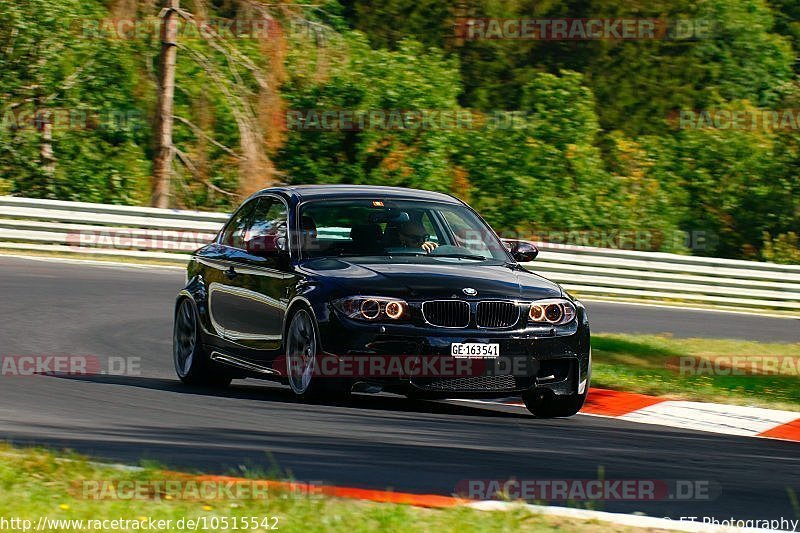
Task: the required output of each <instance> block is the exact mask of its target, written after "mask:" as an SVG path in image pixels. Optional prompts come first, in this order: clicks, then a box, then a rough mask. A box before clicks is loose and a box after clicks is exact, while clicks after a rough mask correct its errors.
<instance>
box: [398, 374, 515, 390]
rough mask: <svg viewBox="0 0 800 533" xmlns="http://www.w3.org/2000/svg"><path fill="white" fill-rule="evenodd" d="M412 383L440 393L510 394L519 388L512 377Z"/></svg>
mask: <svg viewBox="0 0 800 533" xmlns="http://www.w3.org/2000/svg"><path fill="white" fill-rule="evenodd" d="M412 383H413V384H414V386H415V387H417V388H420V389H424V390H429V391H440V392H450V391H452V392H483V391H498V392H503V391H506V392H511V391H514V390H517V389H518V388H519V386H518V385H517V383H516V381H515V380H514V376H511V375H503V376H475V377H467V378H448V379H430V380H422V379H415V380H413V381H412Z"/></svg>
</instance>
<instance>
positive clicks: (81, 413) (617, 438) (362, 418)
mask: <svg viewBox="0 0 800 533" xmlns="http://www.w3.org/2000/svg"><path fill="white" fill-rule="evenodd" d="M182 283H183V275H182V273H181V272H178V271H173V270H155V269H133V268H127V267H113V266H95V265H85V264H67V263H60V262H52V261H39V260H28V259H19V258H9V257H0V355H4V356H8V355H59V354H60V355H64V354H74V355H91V356H96V357H98V359H99V360H100V361H106V360H107V359H108V358H109V357H122V358H134V359H131V360H133V361H139V362H140V369H139V371H138V373H136V372H135V373H134V374H135V375H120V376H114V375H96V376H83V377H78V376H72V377H55V376H29V377H20V376H7V375H3V376H0V437H2V438H3V439H6V440H9V441H11V442H13V443H17V444H28V443H36V444H43V445H48V446H54V447H59V448H70V449H74V450H77V451H80V452H83V453H87V454H90V455H92V456H95V457H99V458H103V459H108V460H117V461H123V462H130V463H137V462H139V461H140V460H141V459H151V460H156V461H158V462H160V463H162V464H164V465H166V466H168V467H172V468H183V469H191V470H199V471H204V472H210V473H226V474H228V473H233V472H241V471H242V469H247V470H249V471H251V472H252V471H255V472H272V473H274V472H276V471H280V472H283V473H284V474H287V475H291V476H293V477H294V478H295V479H297V480H302V481H308V482H316V483H328V484H337V485H346V486H355V487H365V488H375V489H386V488H391V489H394V490H399V491H407V492H416V493H438V494H450V493H452V492H453V491H454V490H455V488H456V486H457V485H458V484H459V483H460V482H463V480H469V479H472V480H476V479H477V480H485V479H508V478H516V479H519V480H569V479H583V480H588V479H596V478H597V476H598V472H600V471H602V472H603V477H604V478H605V479H608V480H613V479H638V480H656V481H657V482H660V480H665V481H667V482H671V481H670V480H676V479H677V480H691V481H699V482H701V483H705V482H710V484H711V486H712V487H713V489H712V497H711V498H709V499H697V500H690V501H684V500H680V499H669V498H665V499H663V500H659V501H649V502H637V501H607V502H603V503H600V504H595V506H594V507H595V508H600V509H601V510H605V511H613V512H637V511H638V512H644V513H646V514H648V515H651V516H670V517H672V518H677V517H680V516H714V517H716V518H718V519H728V518H730V517H732V516H733V517H737V518H753V519H775V518H780V517H785V518H792V519H796V518H800V517H799V516H797V512H798V511H797V510H795V509H793V508H792V505H791V503H790V499H789V496H788V489H791V490H793V491H794V492H795V493H796V494H798V495H800V445H798V444H796V443H791V442H782V441H774V440H767V439H755V438H746V437H734V436H725V435H718V434H710V433H703V432H696V431H687V430H680V429H674V428H667V427H661V426H653V425H641V424H634V423H629V422H622V421H618V420H613V419H607V418H601V417H593V416H587V415H578V416H575V417H573V418H570V419H560V420H536V419H534V418H532V417H530V416H527V415H526V414H524V413H522V412H520V411H519V410H518V409H516V408H511V407H506V406H499V405H498V406H484V405H478V404H457V403H451V402H425V401H418V402H411V401H408V400H406V399H405V398H400V397H397V396H393V395H375V396H371V395H355V397H354V399H353V401H352V402H351V403H349V404H346V405H324V404H323V405H320V404H316V405H312V404H303V403H299V402H297V401H295V400H294V399H293V398H292V396H291V394H290V392H289V390H288V389H287V388H284V387H280V386H278V385H271V384H262V383H261V382H258V381H254V380H246V381H237V382H234V385H233V387H232V388H231V389H229V390H226V391H221V392H219V391H213V390H202V389H200V390H198V389H191V388H187V387H185V386H183V385H181V384H180V383H179V382H177V380H176V379H175V377H174V372H173V369H172V362H171V359H170V352H171V327H172V323H171V310H172V302H173V299H174V296H175V293H176V291H177V290H178V289H179V288H180V286H181V285H182ZM589 307H590V313H591V317H592V327H593V330H594V331H595V332H670V333H673V334H675V335H676V336H709V337H732V338H751V339H755V340H771V341H785V342H790V341H795V342H797V341H800V327H798V324H799V323H798V321H797V320H787V319H768V318H758V317H751V316H745V315H734V314H726V313H713V312H701V311H683V310H673V309H658V308H646V307H641V306H626V305H618V304H606V303H602V304H601V303H596V304H595V303H593V304H590V305H589ZM136 358H139V359H136Z"/></svg>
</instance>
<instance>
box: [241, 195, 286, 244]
mask: <svg viewBox="0 0 800 533" xmlns="http://www.w3.org/2000/svg"><path fill="white" fill-rule="evenodd" d="M287 219H288V213H287V212H286V206H285V205H284V203H283V202H281V201H280V200H278V199H276V198H259V200H258V205H257V206H256V209H255V212H254V213H253V217H252V218H251V219H250V220H251V224H250V227H249V228H248V229H247V231H246V232H245V236H244V241H245V242H247V241H250V240H253V239H256V238H259V237H267V236H272V235H280V236H282V237H286V224H287Z"/></svg>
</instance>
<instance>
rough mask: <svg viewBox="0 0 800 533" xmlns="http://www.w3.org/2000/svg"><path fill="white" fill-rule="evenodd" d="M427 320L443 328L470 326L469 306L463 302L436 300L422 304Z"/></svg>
mask: <svg viewBox="0 0 800 533" xmlns="http://www.w3.org/2000/svg"><path fill="white" fill-rule="evenodd" d="M422 314H423V316H424V317H425V320H426V321H427V322H428V323H429V324H432V325H434V326H439V327H442V328H465V327H467V326H469V304H468V303H467V302H464V301H461V300H436V301H433V302H425V303H423V304H422Z"/></svg>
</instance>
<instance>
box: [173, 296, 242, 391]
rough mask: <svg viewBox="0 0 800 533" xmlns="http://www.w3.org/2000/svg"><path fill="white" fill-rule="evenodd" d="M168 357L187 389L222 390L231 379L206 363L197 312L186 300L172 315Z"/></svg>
mask: <svg viewBox="0 0 800 533" xmlns="http://www.w3.org/2000/svg"><path fill="white" fill-rule="evenodd" d="M172 355H173V361H174V363H175V372H176V373H177V374H178V377H179V378H180V380H181V381H183V382H184V383H186V384H188V385H204V386H213V387H226V386H228V385H229V384H230V382H231V376H230V375H229V374H227V373H226V372H225V371H224V370H223V369H220V368H218V367H216V366H215V365H214V364H213V363H212V362H211V361H210V360H209V358H208V354H207V353H206V349H205V346H204V345H203V342H202V339H201V338H200V324H199V321H198V317H197V310H196V309H195V306H194V303H193V302H192V301H191V300H189V299H188V298H184V299H183V300H181V302H180V304H179V305H178V311H177V312H176V313H175V327H174V330H173V334H172Z"/></svg>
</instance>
